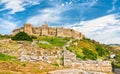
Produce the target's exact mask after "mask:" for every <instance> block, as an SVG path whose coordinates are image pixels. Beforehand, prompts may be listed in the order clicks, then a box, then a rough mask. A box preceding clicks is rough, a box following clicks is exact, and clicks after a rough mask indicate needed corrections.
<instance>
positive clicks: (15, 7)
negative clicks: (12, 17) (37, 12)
mask: <svg viewBox="0 0 120 74" xmlns="http://www.w3.org/2000/svg"><path fill="white" fill-rule="evenodd" d="M0 4H5V6H4V8H3V9H0V11H3V10H10V12H9V14H14V13H16V12H21V11H24V10H25V9H26V8H25V6H27V5H37V4H39V1H38V0H37V2H36V1H33V0H0Z"/></svg>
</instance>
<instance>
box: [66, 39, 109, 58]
mask: <svg viewBox="0 0 120 74" xmlns="http://www.w3.org/2000/svg"><path fill="white" fill-rule="evenodd" d="M67 49H68V50H69V51H71V52H74V53H75V54H76V56H77V58H79V59H81V60H97V59H101V60H103V59H107V58H108V57H109V51H108V50H107V47H106V46H105V45H103V44H100V43H98V42H96V41H95V40H90V39H87V38H85V39H82V40H74V41H73V42H72V43H71V45H70V47H68V48H67Z"/></svg>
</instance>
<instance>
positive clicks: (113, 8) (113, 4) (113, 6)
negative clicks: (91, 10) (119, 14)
mask: <svg viewBox="0 0 120 74" xmlns="http://www.w3.org/2000/svg"><path fill="white" fill-rule="evenodd" d="M116 2H117V0H113V2H112V9H110V10H108V11H107V12H108V13H111V12H112V11H114V10H115V9H116V8H115V3H116Z"/></svg>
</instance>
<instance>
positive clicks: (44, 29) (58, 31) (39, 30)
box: [13, 24, 84, 39]
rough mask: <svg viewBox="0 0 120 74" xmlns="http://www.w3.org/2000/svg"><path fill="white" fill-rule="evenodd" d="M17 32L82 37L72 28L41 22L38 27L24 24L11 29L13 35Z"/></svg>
mask: <svg viewBox="0 0 120 74" xmlns="http://www.w3.org/2000/svg"><path fill="white" fill-rule="evenodd" d="M19 32H25V33H27V34H29V35H35V36H53V37H72V38H75V39H82V38H83V37H84V35H83V34H82V33H80V32H77V31H75V30H73V29H65V28H62V27H59V28H57V27H56V28H55V27H49V26H48V25H47V24H43V25H42V26H40V27H34V26H33V25H32V24H25V25H24V26H23V27H21V28H19V29H15V30H13V35H15V34H17V33H19Z"/></svg>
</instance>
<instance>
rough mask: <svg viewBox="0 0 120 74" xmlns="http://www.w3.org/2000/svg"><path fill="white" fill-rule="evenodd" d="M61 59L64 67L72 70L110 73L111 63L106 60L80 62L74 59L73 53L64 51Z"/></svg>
mask: <svg viewBox="0 0 120 74" xmlns="http://www.w3.org/2000/svg"><path fill="white" fill-rule="evenodd" d="M63 58H64V60H63V63H64V66H65V67H71V68H73V69H78V70H84V71H93V72H103V73H112V66H111V62H110V61H107V60H105V61H103V60H98V61H93V60H88V61H80V60H79V59H77V58H76V55H75V54H74V53H72V52H70V51H68V50H64V52H63ZM56 74H57V73H56ZM98 74H99V73H98Z"/></svg>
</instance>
